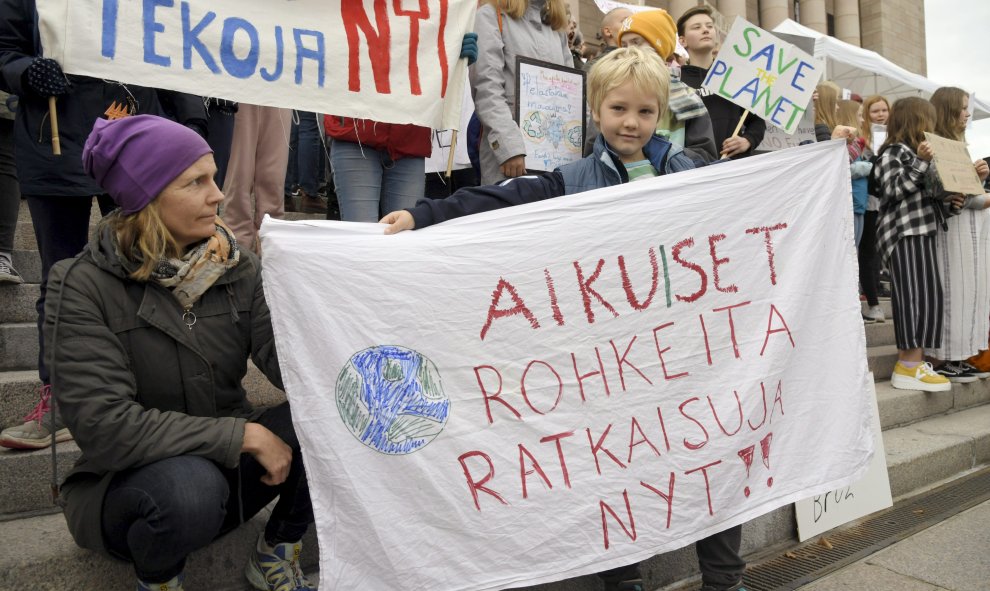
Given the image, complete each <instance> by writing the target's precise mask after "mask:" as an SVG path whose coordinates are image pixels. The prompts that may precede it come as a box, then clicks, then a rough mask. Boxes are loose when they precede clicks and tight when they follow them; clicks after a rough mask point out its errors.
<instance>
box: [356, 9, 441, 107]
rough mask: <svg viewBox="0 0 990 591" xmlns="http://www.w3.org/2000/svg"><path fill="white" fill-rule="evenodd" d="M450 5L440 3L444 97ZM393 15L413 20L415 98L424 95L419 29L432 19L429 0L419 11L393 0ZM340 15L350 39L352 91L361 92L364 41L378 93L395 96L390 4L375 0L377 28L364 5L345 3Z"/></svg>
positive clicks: (411, 57) (411, 60) (411, 43)
mask: <svg viewBox="0 0 990 591" xmlns="http://www.w3.org/2000/svg"><path fill="white" fill-rule="evenodd" d="M447 2H448V0H440V14H439V15H437V18H438V20H439V27H440V31H439V34H438V35H437V65H438V66H439V68H440V77H441V90H440V96H441V97H444V96H446V94H447V78H448V76H449V73H448V64H447V49H446V47H445V44H444V30H445V29H446V26H447V9H448V6H447ZM391 4H392V12H393V13H394V14H395V16H397V17H407V18H408V19H409V66H408V73H407V75H408V77H409V89H410V92H411V93H412V94H414V95H421V94H423V90H422V87H421V84H420V77H419V43H420V35H419V26H420V21H424V20H427V19H429V18H431V15H430V9H429V6H428V4H427V0H419V6H418V8H417V9H414V10H409V9H404V8H403V7H402V4H403V2H402V0H392V2H391ZM340 13H341V17H342V19H343V23H344V33H345V35H346V36H347V50H348V54H347V57H348V60H347V62H348V63H347V66H348V77H347V88H348V90H350V91H351V92H360V91H361V71H362V68H361V40H362V38H363V40H364V42H365V43H366V44H367V46H368V61H370V62H371V72H372V75H373V77H374V79H375V90H376V91H377V92H378V93H379V94H391V92H392V85H391V71H390V69H391V50H392V31H391V25H392V21H391V20H390V18H389V15H388V2H387V1H386V0H374V19H375V25H372V24H371V19H370V18H369V16H368V13H367V11H366V10H365V7H364V2H341V3H340Z"/></svg>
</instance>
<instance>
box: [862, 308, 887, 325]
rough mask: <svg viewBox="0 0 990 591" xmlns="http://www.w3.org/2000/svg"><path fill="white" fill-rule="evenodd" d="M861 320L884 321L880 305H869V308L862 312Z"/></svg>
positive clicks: (885, 318)
mask: <svg viewBox="0 0 990 591" xmlns="http://www.w3.org/2000/svg"><path fill="white" fill-rule="evenodd" d="M863 320H865V321H867V322H884V321H886V320H887V317H886V316H884V314H883V308H881V307H880V306H870V309H869V310H867V311H866V312H864V313H863Z"/></svg>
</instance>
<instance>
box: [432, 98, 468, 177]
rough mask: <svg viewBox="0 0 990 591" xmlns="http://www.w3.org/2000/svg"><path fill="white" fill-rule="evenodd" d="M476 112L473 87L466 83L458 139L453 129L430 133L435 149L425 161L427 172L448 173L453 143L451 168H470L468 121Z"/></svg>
mask: <svg viewBox="0 0 990 591" xmlns="http://www.w3.org/2000/svg"><path fill="white" fill-rule="evenodd" d="M473 114H474V99H472V98H471V89H470V88H469V87H468V85H466V84H465V85H464V100H463V102H462V103H461V122H460V125H458V127H457V129H458V130H460V131H459V132H458V133H457V141H456V142H454V132H455V130H453V129H435V130H433V133H431V134H430V140H431V142H432V144H433V151H432V152H430V155H429V156H427V158H426V161H425V163H424V165H425V166H424V168H425V169H426V173H427V174H429V173H439V174H446V173H447V163H448V162H449V161H450V147H451V144H453V146H454V162H453V167H452V168H451V170H460V169H462V168H470V166H471V159H470V158H469V157H468V151H467V145H468V136H467V135H468V134H467V128H468V123H469V122H470V121H471V115H473Z"/></svg>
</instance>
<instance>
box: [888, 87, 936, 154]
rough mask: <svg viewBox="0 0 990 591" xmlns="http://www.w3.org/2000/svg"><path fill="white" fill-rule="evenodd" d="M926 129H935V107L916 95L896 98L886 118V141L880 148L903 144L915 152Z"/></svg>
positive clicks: (923, 139) (922, 139)
mask: <svg viewBox="0 0 990 591" xmlns="http://www.w3.org/2000/svg"><path fill="white" fill-rule="evenodd" d="M926 131H927V132H933V131H935V107H933V106H932V104H931V103H930V102H928V101H926V100H925V99H923V98H918V97H916V96H909V97H907V98H902V99H897V102H895V103H894V107H893V108H892V109H891V110H890V118H888V119H887V141H885V142H884V143H883V147H881V150H882V149H883V148H886V147H887V146H890V145H892V144H904V145H906V146H907V147H909V148H911V149H912V150H914V151H915V152H917V151H918V145H919V144H921V142H923V141H925V132H926Z"/></svg>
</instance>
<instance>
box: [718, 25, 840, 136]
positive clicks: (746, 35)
mask: <svg viewBox="0 0 990 591" xmlns="http://www.w3.org/2000/svg"><path fill="white" fill-rule="evenodd" d="M823 69H824V68H823V67H822V65H821V64H820V63H819V62H818V61H816V60H815V59H814V58H813V57H811V56H810V55H808V54H807V53H805V52H804V51H801V50H800V49H798V48H797V47H795V46H794V45H791V44H790V43H787V42H786V41H782V40H780V39H779V38H777V37H775V36H773V35H772V34H770V33H768V32H766V31H764V30H763V29H761V28H759V27H757V26H756V25H754V24H752V23H749V22H748V21H746V20H745V19H743V18H742V17H736V21H735V23H734V24H733V26H732V30H731V31H729V36H728V37H727V38H726V39H725V43H724V44H723V45H722V49H721V51H719V53H718V57H717V58H716V59H715V62H714V63H713V64H712V67H711V68H709V70H708V76H707V77H705V81H704V83H703V86H704V87H705V88H706V89H707V90H708V91H709V92H711V93H712V94H717V95H718V96H721V97H723V98H725V99H727V100H730V101H732V102H733V103H735V104H737V105H739V106H740V107H742V108H744V109H747V110H748V111H750V112H752V113H755V114H756V115H757V116H759V117H760V118H762V119H765V120H766V121H767V123H771V124H773V125H775V126H776V127H778V128H780V129H782V130H783V131H784V132H785V133H787V134H791V133H794V132H795V131H796V130H797V128H798V125H799V124H800V122H801V118H802V117H803V114H804V113H805V112H806V111H807V107H808V103H809V102H810V101H811V95H812V94H813V93H814V91H815V86H816V85H817V84H818V80H819V79H820V78H821V76H822V72H823Z"/></svg>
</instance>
